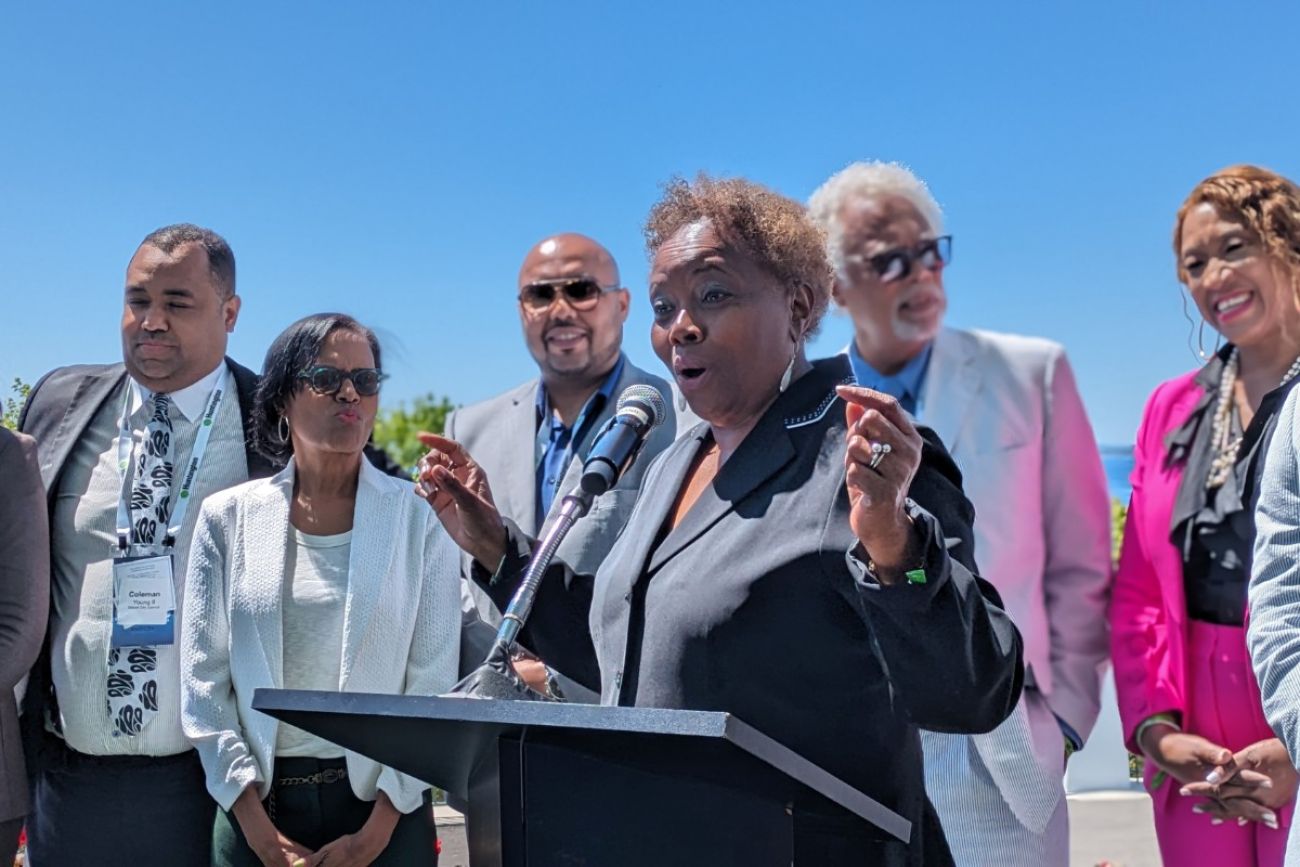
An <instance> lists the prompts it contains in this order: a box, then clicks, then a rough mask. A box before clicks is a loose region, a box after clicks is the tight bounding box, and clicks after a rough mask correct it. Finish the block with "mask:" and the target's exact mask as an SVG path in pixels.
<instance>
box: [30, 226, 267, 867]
mask: <svg viewBox="0 0 1300 867" xmlns="http://www.w3.org/2000/svg"><path fill="white" fill-rule="evenodd" d="M124 300H125V304H124V310H123V316H122V350H123V363H122V364H113V365H82V366H75V367H65V368H60V369H58V370H55V371H53V372H51V373H49V374H47V375H46V376H45V377H44V378H43V379H42V380H41V381H40V382H39V383H38V384H37V386H36V387H35V388H34V389H33V390H32V393H31V396H30V398H29V400H28V403H27V406H26V407H25V409H24V412H23V416H22V418H21V420H20V427H21V429H22V430H24V431H25V432H27V433H30V434H32V435H33V436H34V437H35V438H36V440H37V443H38V448H39V453H40V469H41V475H42V479H43V481H44V483H45V486H46V490H47V491H48V492H49V505H50V534H51V605H50V630H49V639H48V643H47V646H46V648H45V651H44V652H43V654H42V657H41V659H40V661H39V662H38V663H37V665H36V667H35V668H34V669H33V671H32V674H31V677H30V680H29V683H28V687H27V692H26V696H25V698H24V702H23V729H24V740H25V745H26V746H27V747H28V753H29V773H30V774H31V775H32V795H33V797H32V804H31V811H30V815H29V817H28V853H29V863H30V864H32V865H34V867H46V865H49V867H58V865H63V864H69V865H71V864H95V865H123V867H125V865H140V864H160V865H161V864H166V865H173V867H174V865H195V867H199V865H206V864H208V862H209V859H210V846H209V844H210V841H211V833H212V819H213V809H214V808H213V802H212V799H211V798H210V797H209V796H208V794H207V791H206V790H205V787H204V777H203V770H202V768H201V766H200V765H199V760H198V758H197V756H196V755H195V753H194V752H193V750H191V749H190V746H189V744H188V743H187V742H186V740H185V738H184V736H183V735H182V733H181V726H180V685H179V668H178V660H177V656H176V646H175V637H176V635H175V629H176V624H177V623H178V622H179V619H180V618H179V612H178V611H177V610H176V605H177V601H178V600H179V599H181V598H182V595H183V594H182V588H183V585H184V580H185V577H184V570H185V565H186V559H187V557H188V554H189V543H190V535H191V533H192V531H193V527H194V521H195V517H196V516H197V514H198V512H199V509H198V506H199V504H200V502H201V501H202V500H203V498H204V497H205V496H207V495H208V494H211V493H213V492H215V491H218V490H221V489H223V488H226V487H230V486H231V485H235V484H239V483H240V482H243V481H245V480H247V479H248V478H250V477H261V476H267V475H271V474H272V473H273V472H274V469H275V468H274V467H273V466H272V465H271V464H270V463H269V462H267V461H266V460H265V459H263V458H261V457H260V456H258V455H257V454H255V453H252V452H250V451H249V450H248V447H247V446H246V443H247V442H248V437H247V436H246V433H245V428H246V426H247V424H248V421H247V414H248V411H249V409H250V408H251V406H252V393H253V389H254V388H255V386H256V376H255V375H254V374H253V373H252V372H251V371H249V370H247V369H245V368H243V367H240V366H239V365H237V364H235V363H234V362H231V361H229V360H228V359H226V358H225V353H226V342H227V336H228V334H229V333H230V332H231V331H232V330H233V329H234V327H235V322H236V320H237V318H238V315H239V308H240V298H239V296H238V295H236V294H235V260H234V255H233V253H232V252H231V250H230V247H229V245H228V244H227V243H226V242H225V241H224V240H223V239H222V238H221V237H220V236H218V235H217V234H216V233H214V232H212V231H210V230H207V229H202V228H199V227H197V226H192V225H188V224H181V225H176V226H168V227H165V228H163V229H159V230H158V231H156V232H154V233H152V234H150V235H149V236H148V237H147V238H145V240H144V242H143V243H142V244H141V245H140V247H139V249H138V250H136V252H135V255H134V256H133V257H132V258H131V261H130V264H129V265H128V267H127V273H126V289H125V299H124Z"/></svg>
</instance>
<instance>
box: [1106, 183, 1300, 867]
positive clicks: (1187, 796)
mask: <svg viewBox="0 0 1300 867" xmlns="http://www.w3.org/2000/svg"><path fill="white" fill-rule="evenodd" d="M1174 252H1175V254H1176V256H1177V260H1178V276H1179V279H1180V280H1181V281H1182V282H1183V283H1184V285H1185V286H1186V287H1187V290H1188V292H1189V294H1190V295H1191V297H1192V300H1193V301H1194V302H1195V303H1196V306H1197V308H1198V309H1199V310H1200V313H1201V316H1202V317H1203V318H1204V324H1206V325H1209V326H1210V328H1212V329H1213V330H1214V331H1217V332H1218V333H1219V334H1220V335H1221V336H1222V337H1223V338H1225V340H1226V345H1225V346H1223V347H1222V349H1220V350H1218V351H1216V352H1215V354H1214V355H1212V356H1210V357H1209V361H1208V363H1207V364H1206V365H1205V366H1204V367H1203V368H1201V369H1200V370H1199V371H1193V372H1192V373H1188V374H1185V375H1183V376H1180V377H1178V378H1177V379H1173V380H1170V381H1169V382H1166V383H1164V384H1162V385H1161V386H1160V387H1159V388H1157V389H1156V390H1155V392H1154V393H1153V394H1152V395H1151V398H1150V400H1149V401H1148V403H1147V407H1146V411H1145V413H1144V415H1143V418H1142V425H1141V427H1140V428H1139V430H1138V435H1137V443H1136V447H1135V459H1136V463H1135V466H1134V468H1133V476H1132V482H1133V497H1132V500H1131V502H1130V504H1129V513H1128V522H1127V524H1126V526H1125V530H1124V546H1123V550H1122V553H1121V556H1120V564H1119V571H1118V574H1117V575H1116V579H1115V587H1114V593H1113V597H1112V602H1111V611H1110V621H1111V630H1112V637H1111V643H1112V654H1113V658H1114V664H1115V683H1116V688H1117V690H1118V693H1119V708H1120V716H1121V717H1122V719H1123V723H1124V733H1125V738H1126V740H1127V742H1128V746H1129V749H1131V750H1132V751H1134V752H1136V753H1140V754H1142V755H1144V756H1145V757H1146V758H1147V762H1146V782H1147V787H1148V789H1149V791H1150V792H1151V797H1152V801H1153V802H1154V807H1155V819H1156V834H1157V837H1158V839H1159V841H1160V850H1161V854H1162V856H1163V858H1164V862H1165V864H1167V865H1183V864H1187V865H1193V864H1194V865H1201V864H1230V865H1281V864H1282V862H1283V856H1284V851H1285V847H1286V834H1287V829H1288V827H1289V825H1290V819H1291V810H1292V802H1293V800H1294V797H1295V791H1296V781H1297V776H1296V772H1295V770H1294V768H1292V766H1291V763H1290V760H1289V759H1288V758H1287V755H1286V750H1285V749H1284V747H1283V746H1282V744H1281V742H1280V741H1279V740H1278V739H1277V738H1276V737H1274V735H1273V732H1272V731H1271V730H1270V729H1269V727H1268V723H1267V722H1266V721H1265V720H1264V714H1263V710H1262V708H1261V702H1260V696H1259V689H1258V687H1257V686H1256V683H1255V678H1254V675H1253V673H1252V672H1251V668H1250V659H1249V657H1248V656H1247V653H1246V641H1245V630H1244V628H1243V624H1244V621H1245V616H1246V587H1247V583H1248V581H1249V577H1250V557H1251V549H1252V545H1253V541H1254V534H1255V528H1254V518H1253V513H1254V510H1253V504H1254V501H1255V497H1256V493H1257V489H1258V478H1259V471H1260V468H1261V464H1262V461H1263V456H1264V451H1265V449H1266V445H1267V441H1268V439H1269V437H1270V436H1271V434H1272V431H1273V429H1274V426H1275V424H1276V420H1277V412H1278V410H1279V409H1280V408H1281V406H1282V402H1283V400H1284V399H1285V397H1286V394H1287V392H1288V391H1289V389H1290V388H1291V386H1292V385H1293V384H1294V380H1295V377H1296V375H1297V373H1300V304H1298V303H1297V290H1298V289H1300V189H1297V187H1296V185H1295V184H1293V183H1291V182H1290V181H1288V180H1286V179H1285V178H1282V177H1280V176H1278V175H1276V174H1274V173H1272V172H1269V171H1266V170H1263V169H1259V168H1255V167H1252V166H1236V167H1232V168H1228V169H1224V170H1223V171H1221V172H1218V173H1217V174H1215V175H1212V176H1211V177H1209V178H1207V179H1206V180H1204V181H1202V182H1201V183H1200V184H1199V185H1197V187H1196V188H1195V189H1194V190H1193V191H1192V193H1191V195H1190V196H1188V198H1187V200H1186V201H1185V202H1184V203H1183V205H1182V207H1181V208H1180V209H1179V211H1178V218H1177V222H1176V224H1175V228H1174Z"/></svg>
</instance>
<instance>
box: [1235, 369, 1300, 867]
mask: <svg viewBox="0 0 1300 867" xmlns="http://www.w3.org/2000/svg"><path fill="white" fill-rule="evenodd" d="M1297 412H1300V389H1292V390H1291V394H1289V395H1288V396H1287V399H1286V403H1284V404H1283V405H1282V410H1281V412H1280V413H1279V414H1278V420H1277V430H1276V431H1275V432H1274V434H1273V440H1272V442H1271V443H1269V447H1268V455H1267V457H1265V459H1264V474H1263V477H1262V480H1261V482H1260V487H1259V504H1258V505H1257V506H1256V509H1255V555H1254V560H1253V561H1252V564H1251V574H1250V596H1249V603H1250V604H1249V610H1250V615H1249V617H1247V619H1246V623H1247V630H1246V643H1247V645H1248V646H1249V648H1250V660H1251V663H1252V664H1253V666H1254V669H1255V679H1256V680H1258V681H1259V693H1260V697H1261V698H1262V699H1263V703H1264V716H1265V718H1266V719H1267V720H1268V724H1269V725H1270V726H1271V727H1272V728H1273V731H1274V732H1276V733H1277V736H1278V737H1279V738H1281V739H1282V743H1284V744H1286V751H1287V753H1288V754H1289V755H1290V756H1291V761H1292V762H1293V763H1300V419H1297V418H1296V413H1297ZM1286 863H1287V864H1288V865H1300V836H1298V835H1297V833H1296V831H1295V828H1294V826H1293V827H1292V830H1291V835H1290V837H1289V838H1288V839H1287V853H1286Z"/></svg>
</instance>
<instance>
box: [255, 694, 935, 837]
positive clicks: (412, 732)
mask: <svg viewBox="0 0 1300 867" xmlns="http://www.w3.org/2000/svg"><path fill="white" fill-rule="evenodd" d="M253 708H254V709H255V710H258V711H261V712H263V713H266V714H269V715H270V716H273V717H275V718H277V719H280V720H284V721H286V722H289V723H291V724H293V725H295V726H298V727H299V728H302V729H304V730H306V731H309V732H312V733H313V734H316V735H319V736H321V737H324V738H326V739H327V740H330V741H333V742H334V743H337V744H339V745H340V746H342V747H344V748H346V749H350V750H353V751H354V752H357V753H361V754H362V755H367V756H369V757H371V758H373V759H375V760H377V761H379V762H381V763H382V764H386V765H389V766H391V767H394V768H397V769H398V770H401V771H404V772H406V773H410V774H412V775H413V776H415V777H417V778H419V779H423V780H426V781H428V782H430V783H433V784H434V785H437V786H439V787H441V788H444V789H449V790H451V791H460V787H461V786H462V785H463V783H464V779H465V776H466V773H467V770H466V768H467V758H468V757H467V756H466V755H465V753H466V752H467V751H468V749H469V745H470V744H471V743H472V742H474V740H475V739H478V740H479V741H480V742H481V741H482V740H484V739H489V738H490V739H491V740H493V741H495V739H496V738H497V737H498V736H500V735H502V734H507V733H514V732H520V731H523V730H550V731H552V732H559V733H572V734H574V735H576V734H578V733H582V734H583V736H584V737H588V738H601V737H602V735H605V736H608V737H610V738H626V737H628V736H631V737H634V738H638V739H641V738H645V737H650V738H654V737H672V738H683V739H685V740H687V741H690V742H693V743H699V744H703V743H706V742H717V743H727V744H730V745H732V747H734V748H735V749H736V750H739V751H740V752H741V753H744V754H747V755H748V756H751V757H752V758H753V759H756V760H757V761H758V762H760V763H761V764H762V765H765V766H767V767H769V768H770V769H772V770H774V771H776V772H778V773H779V774H781V775H784V776H785V777H788V778H789V779H790V780H792V781H794V782H795V783H797V784H798V785H800V786H802V787H806V788H807V789H809V790H811V791H812V792H815V793H816V794H818V795H820V796H822V797H824V798H826V799H828V800H830V801H831V802H833V803H835V804H838V805H840V806H841V807H843V808H845V809H847V810H849V811H850V812H852V813H855V814H857V815H858V816H859V817H861V818H863V819H865V820H867V821H868V822H871V823H873V824H875V825H876V826H878V827H880V828H882V829H884V830H885V831H887V832H888V833H890V834H892V835H894V836H895V837H898V838H899V839H902V840H904V841H906V840H908V839H909V838H910V834H911V822H909V821H908V820H907V819H905V818H904V817H902V816H900V815H899V814H898V813H895V812H894V811H893V810H890V809H889V808H888V807H886V806H885V805H883V804H881V803H880V802H878V801H876V800H874V799H873V798H870V797H868V796H867V795H866V794H864V793H862V792H860V791H859V790H857V789H855V788H853V787H852V786H850V785H849V784H848V783H845V782H844V781H843V780H841V779H839V778H838V777H836V776H834V775H832V774H830V773H828V772H827V771H825V770H823V769H822V768H820V767H818V766H817V765H815V764H813V763H812V762H810V761H808V760H807V759H805V758H804V757H803V756H801V755H799V754H798V753H796V752H794V751H793V750H791V749H790V748H789V747H786V746H784V745H783V744H781V743H779V742H777V741H775V740H773V739H772V738H770V737H768V736H767V735H765V734H763V733H762V732H760V731H758V730H757V729H755V728H754V727H753V726H750V725H748V724H747V723H745V722H744V721H743V720H740V719H738V718H736V717H735V716H733V715H731V714H729V713H724V712H719V711H701V710H676V709H670V708H648V707H615V706H606V705H594V704H569V703H564V702H540V701H500V700H493V699H477V698H464V697H462V696H409V695H373V694H367V693H338V692H316V691H309V690H277V689H259V690H257V691H256V693H255V694H254V696H253ZM362 722H364V723H365V725H359V723H362ZM417 731H418V732H419V733H420V735H419V736H418V737H417V740H418V741H419V743H420V744H421V746H422V747H423V749H421V750H420V752H421V753H422V755H421V756H420V758H418V759H415V758H409V757H408V754H409V752H410V751H409V750H407V749H404V748H403V745H402V744H401V743H400V741H402V740H403V739H406V738H411V737H415V736H416V732H417ZM469 732H473V734H468V733H469ZM428 735H434V736H435V737H441V738H444V739H449V740H450V741H455V744H454V745H453V744H451V743H449V744H448V749H449V750H450V752H451V753H453V754H454V755H451V756H443V757H441V760H435V758H434V757H431V756H430V754H429V751H428V750H427V744H428V743H429V740H428V737H427V736H428ZM638 736H639V737H638Z"/></svg>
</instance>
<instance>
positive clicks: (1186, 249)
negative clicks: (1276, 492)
mask: <svg viewBox="0 0 1300 867" xmlns="http://www.w3.org/2000/svg"><path fill="white" fill-rule="evenodd" d="M1179 264H1180V265H1181V266H1182V269H1183V271H1184V272H1185V274H1186V280H1187V291H1188V293H1189V294H1190V295H1191V296H1192V300H1193V301H1195V302H1196V306H1197V309H1198V310H1199V311H1200V313H1201V316H1202V317H1203V318H1204V319H1205V322H1206V324H1208V325H1210V326H1211V327H1212V328H1214V329H1215V330H1216V331H1218V332H1220V333H1221V334H1223V336H1224V337H1225V338H1226V339H1227V340H1229V341H1231V342H1232V343H1233V344H1234V345H1235V346H1236V347H1237V349H1238V359H1239V361H1238V364H1239V375H1238V379H1237V382H1236V385H1235V388H1234V392H1233V398H1234V400H1235V401H1236V405H1237V411H1238V413H1239V415H1240V417H1241V420H1242V424H1243V426H1244V425H1249V424H1250V420H1251V419H1252V418H1253V417H1254V415H1255V412H1256V410H1258V409H1259V405H1260V403H1261V402H1262V401H1263V399H1264V396H1265V395H1266V394H1268V392H1270V391H1272V390H1273V389H1274V388H1276V387H1277V384H1278V382H1280V381H1281V379H1282V377H1283V375H1285V373H1286V372H1287V369H1288V368H1290V366H1291V364H1292V362H1294V361H1295V359H1296V357H1297V355H1300V305H1298V303H1297V300H1296V296H1295V291H1294V288H1293V287H1294V276H1293V274H1292V273H1291V270H1290V268H1289V266H1288V265H1287V264H1286V263H1283V262H1279V261H1278V260H1277V259H1276V258H1275V257H1273V256H1272V255H1270V254H1269V252H1268V250H1267V248H1266V247H1265V245H1264V243H1263V241H1262V240H1261V239H1260V238H1259V236H1258V235H1257V234H1256V233H1255V232H1254V230H1252V229H1251V228H1250V227H1249V226H1248V225H1247V224H1246V223H1245V221H1244V220H1242V219H1241V217H1240V216H1239V215H1237V214H1232V213H1228V212H1224V211H1221V210H1219V209H1218V208H1217V207H1216V206H1214V205H1212V204H1209V203H1202V204H1200V205H1197V206H1196V207H1194V208H1192V209H1191V210H1190V211H1189V212H1188V214H1187V216H1186V218H1185V219H1184V220H1183V227H1182V233H1181V234H1180V236H1179ZM1139 746H1140V747H1141V748H1142V751H1143V752H1144V753H1145V754H1146V755H1147V756H1148V757H1149V758H1150V759H1151V760H1152V761H1153V762H1155V763H1156V765H1157V766H1158V767H1159V768H1160V769H1161V770H1163V771H1165V773H1167V774H1169V776H1171V777H1173V778H1174V779H1176V780H1178V781H1179V782H1180V783H1183V784H1184V785H1183V786H1182V787H1181V788H1180V790H1179V791H1180V793H1181V794H1182V795H1183V796H1184V797H1191V798H1201V799H1205V800H1203V801H1202V802H1201V803H1198V804H1197V805H1196V806H1195V807H1194V808H1193V809H1195V810H1197V811H1198V812H1201V813H1204V814H1206V815H1207V816H1208V817H1210V818H1211V819H1212V820H1215V821H1223V820H1226V819H1238V820H1240V821H1255V822H1261V823H1263V824H1265V825H1268V826H1269V827H1272V828H1276V827H1277V814H1276V812H1275V810H1276V809H1277V808H1279V807H1281V806H1283V805H1285V804H1287V803H1289V802H1290V801H1291V800H1292V799H1294V797H1295V794H1296V788H1297V782H1298V777H1297V773H1296V770H1295V768H1294V766H1293V765H1292V764H1291V760H1290V758H1289V757H1288V756H1287V753H1286V748H1285V747H1284V746H1283V745H1282V742H1281V740H1279V739H1278V738H1267V739H1265V740H1262V741H1259V742H1257V743H1254V744H1251V745H1249V746H1247V747H1245V748H1244V749H1242V750H1240V751H1238V752H1236V753H1233V752H1232V751H1231V750H1229V749H1228V748H1226V747H1225V746H1223V745H1222V744H1217V743H1214V742H1212V741H1210V740H1208V739H1206V738H1204V737H1202V736H1201V735H1198V734H1196V733H1194V732H1184V731H1178V730H1177V729H1176V728H1175V727H1173V726H1169V725H1163V724H1157V725H1154V726H1151V727H1149V728H1148V729H1147V730H1146V731H1145V732H1143V737H1142V742H1141V743H1140V744H1139Z"/></svg>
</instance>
